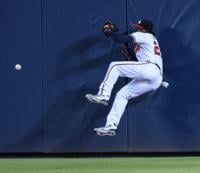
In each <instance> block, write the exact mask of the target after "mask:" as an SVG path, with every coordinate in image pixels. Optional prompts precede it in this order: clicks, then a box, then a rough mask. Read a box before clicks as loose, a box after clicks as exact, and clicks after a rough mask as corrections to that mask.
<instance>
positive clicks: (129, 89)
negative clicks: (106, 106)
mask: <svg viewBox="0 0 200 173" xmlns="http://www.w3.org/2000/svg"><path fill="white" fill-rule="evenodd" d="M161 81H162V78H161V77H160V78H158V79H156V80H155V82H149V81H147V80H142V79H140V80H132V81H130V82H129V83H128V84H127V85H125V86H124V87H123V88H122V89H121V90H120V91H119V92H118V93H117V94H116V97H115V100H114V102H113V105H112V108H111V110H110V112H109V114H108V116H107V121H106V125H105V127H107V126H113V124H114V125H115V127H116V129H115V131H116V130H117V127H118V125H119V122H120V119H121V117H122V115H123V113H124V111H125V108H126V105H127V103H128V100H130V99H132V98H135V97H138V96H140V95H142V94H145V93H147V92H150V91H152V90H155V89H157V88H158V87H159V86H160V83H161Z"/></svg>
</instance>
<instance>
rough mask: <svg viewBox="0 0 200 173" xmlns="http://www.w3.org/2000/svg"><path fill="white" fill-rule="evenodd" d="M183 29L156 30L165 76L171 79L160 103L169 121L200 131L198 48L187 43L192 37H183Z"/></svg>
mask: <svg viewBox="0 0 200 173" xmlns="http://www.w3.org/2000/svg"><path fill="white" fill-rule="evenodd" d="M184 32H185V31H184ZM184 32H180V31H177V30H175V29H172V28H163V29H161V30H160V32H159V34H158V39H159V42H160V46H161V50H162V54H163V61H164V77H165V78H166V79H167V80H168V81H169V82H170V86H169V88H168V89H167V91H165V92H166V93H167V95H165V98H163V100H162V102H161V103H160V106H162V107H163V108H164V107H165V110H167V116H171V118H172V119H173V120H175V121H171V122H174V123H175V125H174V126H175V127H179V128H180V129H182V130H183V131H184V130H192V131H193V132H194V130H195V131H197V132H198V133H200V132H199V129H198V126H199V125H198V123H197V122H199V121H200V117H199V113H200V108H199V105H200V100H199V97H200V92H199V88H200V81H199V80H198V79H199V75H200V68H199V67H200V52H197V51H195V50H194V49H192V47H190V45H189V42H191V41H195V40H186V37H185V35H184ZM190 39H191V38H190ZM197 41H198V40H197ZM197 44H198V43H197ZM176 120H177V121H176ZM181 122H182V123H181ZM180 126H181V127H180ZM187 128H192V129H187Z"/></svg>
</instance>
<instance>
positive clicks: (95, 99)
mask: <svg viewBox="0 0 200 173" xmlns="http://www.w3.org/2000/svg"><path fill="white" fill-rule="evenodd" d="M85 97H86V98H87V99H88V100H89V101H90V102H92V103H97V104H102V105H104V106H107V105H108V100H109V97H108V96H104V95H92V94H86V95H85Z"/></svg>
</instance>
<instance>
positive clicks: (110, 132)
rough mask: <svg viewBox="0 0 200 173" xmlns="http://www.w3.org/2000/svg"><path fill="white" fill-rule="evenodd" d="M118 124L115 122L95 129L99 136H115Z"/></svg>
mask: <svg viewBox="0 0 200 173" xmlns="http://www.w3.org/2000/svg"><path fill="white" fill-rule="evenodd" d="M116 130H117V126H116V125H115V124H109V125H106V126H104V127H99V128H94V131H95V133H96V134H97V135H99V136H115V135H116V132H115V131H116Z"/></svg>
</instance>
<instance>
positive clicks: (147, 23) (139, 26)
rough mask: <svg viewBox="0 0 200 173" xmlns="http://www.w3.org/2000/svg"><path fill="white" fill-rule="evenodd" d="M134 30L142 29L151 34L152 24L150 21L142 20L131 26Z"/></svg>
mask: <svg viewBox="0 0 200 173" xmlns="http://www.w3.org/2000/svg"><path fill="white" fill-rule="evenodd" d="M133 26H134V27H135V28H136V29H144V30H147V31H148V32H153V23H152V22H151V21H150V20H147V19H143V20H139V21H138V22H137V23H135V24H133Z"/></svg>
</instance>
